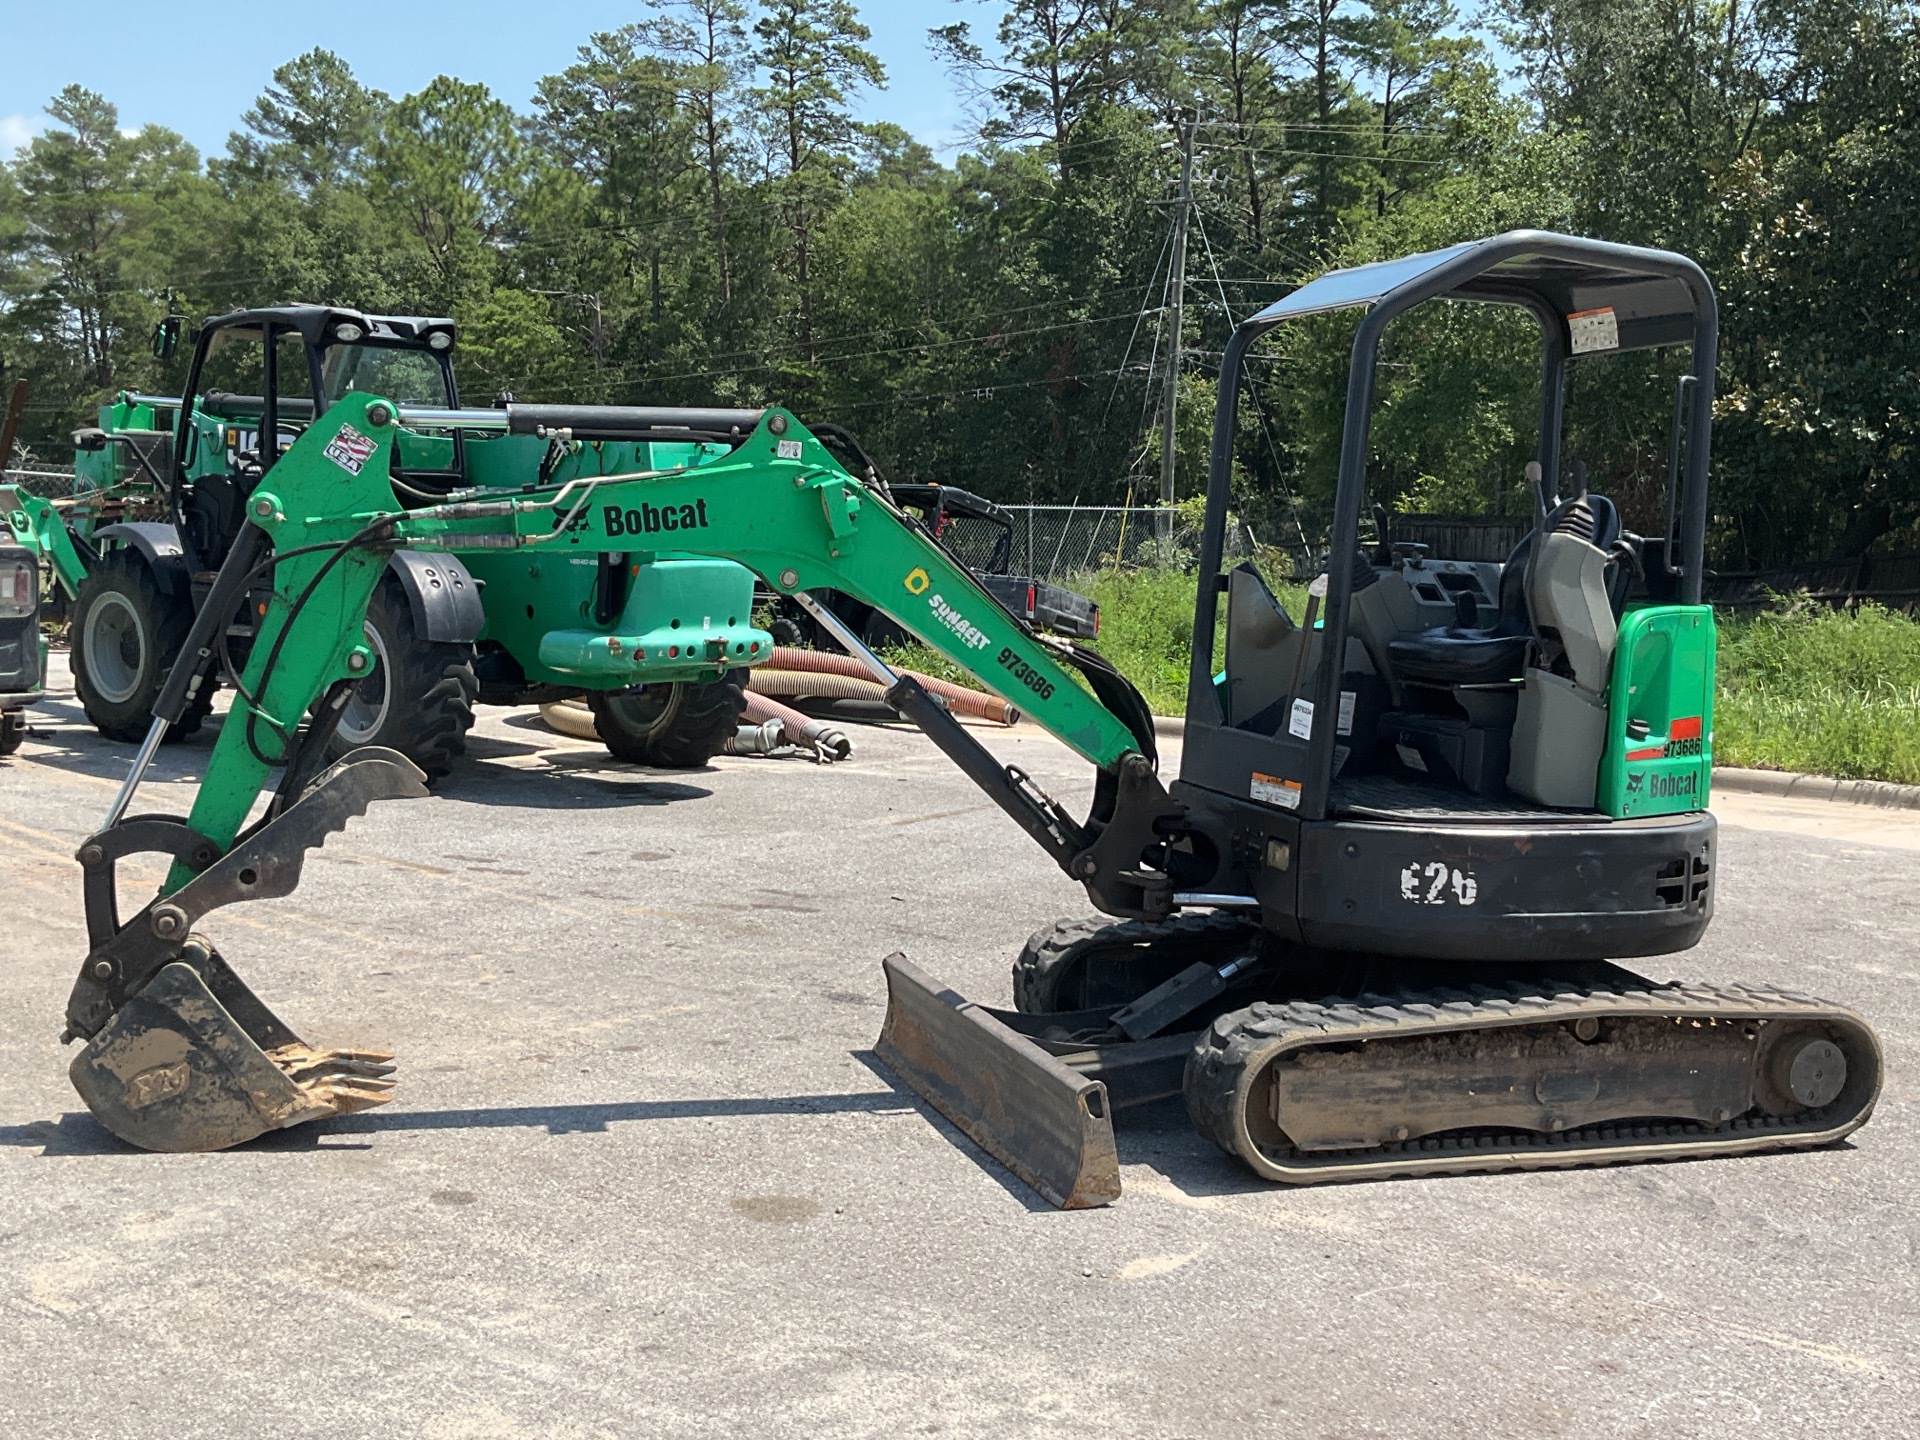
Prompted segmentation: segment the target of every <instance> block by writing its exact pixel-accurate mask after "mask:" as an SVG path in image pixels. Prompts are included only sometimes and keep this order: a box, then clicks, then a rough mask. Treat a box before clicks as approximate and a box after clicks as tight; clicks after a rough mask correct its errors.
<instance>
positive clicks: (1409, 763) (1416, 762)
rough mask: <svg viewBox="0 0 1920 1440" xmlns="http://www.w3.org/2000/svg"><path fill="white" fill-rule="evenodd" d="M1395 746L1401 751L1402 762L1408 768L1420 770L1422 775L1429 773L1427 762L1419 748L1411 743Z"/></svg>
mask: <svg viewBox="0 0 1920 1440" xmlns="http://www.w3.org/2000/svg"><path fill="white" fill-rule="evenodd" d="M1393 748H1394V749H1395V750H1398V751H1399V752H1400V763H1401V764H1402V765H1404V766H1406V767H1407V769H1409V770H1418V771H1419V772H1420V773H1421V774H1422V775H1424V774H1426V773H1427V762H1426V760H1425V759H1424V758H1423V757H1422V756H1421V754H1420V752H1419V751H1418V750H1416V749H1414V748H1413V747H1412V746H1411V745H1395V746H1394V747H1393Z"/></svg>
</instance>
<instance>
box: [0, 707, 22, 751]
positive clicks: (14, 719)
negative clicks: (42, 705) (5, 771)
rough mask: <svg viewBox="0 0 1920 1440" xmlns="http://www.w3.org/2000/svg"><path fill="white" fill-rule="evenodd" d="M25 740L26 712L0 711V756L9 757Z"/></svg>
mask: <svg viewBox="0 0 1920 1440" xmlns="http://www.w3.org/2000/svg"><path fill="white" fill-rule="evenodd" d="M26 738H27V712H26V711H24V710H0V755H11V754H13V752H14V751H16V750H18V749H19V748H20V742H21V741H22V740H24V739H26Z"/></svg>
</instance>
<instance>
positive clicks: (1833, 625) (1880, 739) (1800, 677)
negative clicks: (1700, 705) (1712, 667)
mask: <svg viewBox="0 0 1920 1440" xmlns="http://www.w3.org/2000/svg"><path fill="white" fill-rule="evenodd" d="M1713 730H1714V735H1713V752H1714V759H1715V760H1716V761H1717V762H1718V763H1720V764H1722V765H1747V766H1752V767H1755V768H1758V769H1765V770H1804V771H1809V772H1812V773H1814V774H1819V775H1838V776H1841V777H1843V778H1846V779H1856V780H1894V781H1898V782H1900V783H1902V784H1909V785H1911V784H1920V622H1916V621H1914V620H1912V619H1911V618H1909V617H1908V616H1906V615H1902V614H1899V613H1897V612H1894V611H1890V610H1885V609H1882V608H1881V607H1880V606H1878V605H1873V604H1862V605H1861V606H1860V608H1859V609H1858V610H1855V611H1845V610H1833V609H1829V608H1827V607H1826V606H1816V605H1809V604H1806V603H1795V602H1791V601H1788V602H1783V603H1782V604H1781V606H1780V607H1779V608H1777V609H1775V610H1772V611H1767V612H1764V613H1762V614H1759V615H1752V616H1740V617H1731V616H1726V615H1723V616H1722V617H1721V619H1720V686H1719V695H1718V697H1717V699H1716V700H1715V713H1714V726H1713Z"/></svg>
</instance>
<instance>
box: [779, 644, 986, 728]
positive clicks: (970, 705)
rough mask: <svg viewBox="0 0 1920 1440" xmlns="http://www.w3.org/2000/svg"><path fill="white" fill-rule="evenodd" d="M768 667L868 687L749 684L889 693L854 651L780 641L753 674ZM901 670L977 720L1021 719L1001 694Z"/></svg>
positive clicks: (847, 695) (872, 695)
mask: <svg viewBox="0 0 1920 1440" xmlns="http://www.w3.org/2000/svg"><path fill="white" fill-rule="evenodd" d="M768 671H786V672H789V673H792V672H798V673H801V674H806V675H821V676H825V675H835V676H844V677H845V678H847V679H850V680H860V681H863V682H865V683H866V685H867V686H868V688H867V689H865V690H862V691H859V692H858V693H857V694H856V693H855V692H853V691H839V690H833V691H829V690H824V689H816V690H795V689H777V690H776V689H773V688H771V687H770V686H757V685H754V684H753V681H752V680H751V679H749V681H748V682H747V683H748V685H749V687H750V688H753V689H758V690H762V691H763V692H764V693H767V694H773V695H825V696H830V697H832V698H836V699H847V700H878V699H881V698H883V697H884V694H885V691H884V689H883V687H882V686H880V685H879V684H877V683H876V682H875V681H874V680H873V678H872V676H870V675H869V674H868V673H867V668H866V666H864V665H862V664H861V663H860V662H859V661H858V660H856V659H854V658H853V657H852V656H851V655H834V654H830V653H828V652H827V651H824V650H801V649H797V648H795V647H793V646H790V645H777V646H775V647H774V651H773V659H771V660H769V661H768V662H767V663H766V664H765V665H764V666H760V667H757V668H756V669H754V670H753V672H752V674H753V675H755V676H758V675H763V674H766V673H767V672H768ZM900 673H901V674H902V675H911V676H912V677H913V678H914V679H915V680H917V681H919V682H920V687H921V689H923V690H925V691H927V692H928V693H929V694H931V695H938V696H939V697H940V698H941V699H943V700H950V701H952V702H954V703H953V708H954V709H955V710H957V711H958V712H959V713H960V714H962V715H970V716H972V717H973V718H974V719H976V720H992V721H996V722H998V723H999V724H1002V725H1012V724H1015V723H1017V722H1018V721H1019V719H1020V711H1019V709H1018V708H1017V707H1016V706H1013V705H1009V704H1008V703H1007V702H1006V701H1004V700H1002V699H1001V698H1000V697H999V696H998V695H989V694H987V693H986V692H985V691H983V690H970V689H968V688H967V687H966V686H964V685H955V684H953V683H952V682H951V681H947V680H936V679H935V678H934V677H933V676H931V675H923V674H921V673H920V672H919V671H918V670H902V671H901V672H900ZM786 683H787V682H784V681H774V682H772V684H775V685H785V684H786Z"/></svg>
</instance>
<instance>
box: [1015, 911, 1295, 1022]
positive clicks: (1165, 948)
mask: <svg viewBox="0 0 1920 1440" xmlns="http://www.w3.org/2000/svg"><path fill="white" fill-rule="evenodd" d="M1259 934H1260V926H1259V924H1258V922H1256V921H1254V920H1251V919H1248V918H1245V917H1242V916H1239V915H1234V914H1231V913H1229V912H1225V911H1218V910H1215V911H1201V912H1195V913H1192V914H1188V915H1176V916H1174V917H1173V918H1172V919H1170V920H1110V919H1106V918H1105V917H1101V916H1095V917H1092V918H1089V919H1085V920H1060V921H1056V922H1055V923H1054V924H1052V925H1049V926H1048V927H1047V928H1046V929H1044V930H1037V931H1035V932H1034V933H1033V934H1032V935H1031V936H1029V937H1028V939H1027V943H1026V944H1025V945H1024V946H1023V947H1022V948H1021V950H1020V954H1019V957H1018V958H1017V959H1015V961H1014V962H1013V1004H1014V1008H1015V1009H1016V1010H1018V1011H1020V1012H1021V1013H1022V1014H1025V1015H1046V1014H1051V1013H1053V1012H1054V1011H1057V1010H1092V1009H1097V1008H1101V1007H1106V1006H1112V1007H1116V1008H1117V1007H1119V1006H1122V1005H1126V1004H1129V1003H1131V1002H1132V1001H1134V1000H1137V999H1139V998H1140V997H1141V996H1142V995H1144V994H1146V993H1147V992H1148V991H1149V990H1151V989H1153V988H1154V986H1156V985H1159V984H1162V983H1163V982H1165V981H1167V980H1171V979H1172V978H1173V977H1174V976H1175V975H1178V974H1179V973H1180V972H1181V971H1182V970H1184V969H1186V968H1187V967H1188V966H1189V965H1192V964H1193V963H1194V962H1195V961H1199V960H1207V961H1212V962H1215V963H1219V964H1224V963H1225V962H1226V961H1227V960H1229V959H1231V958H1232V957H1233V955H1234V953H1235V952H1236V950H1238V949H1240V948H1243V947H1246V946H1250V945H1251V944H1252V943H1253V942H1254V941H1255V940H1256V939H1258V937H1259Z"/></svg>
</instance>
